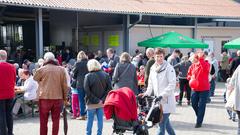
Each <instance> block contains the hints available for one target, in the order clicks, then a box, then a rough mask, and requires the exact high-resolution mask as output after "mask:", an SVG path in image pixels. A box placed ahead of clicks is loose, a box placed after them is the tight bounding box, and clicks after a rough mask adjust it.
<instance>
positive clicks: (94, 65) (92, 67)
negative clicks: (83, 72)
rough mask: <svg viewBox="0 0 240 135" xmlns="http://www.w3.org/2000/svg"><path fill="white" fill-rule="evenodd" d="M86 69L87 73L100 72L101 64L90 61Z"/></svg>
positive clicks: (93, 60)
mask: <svg viewBox="0 0 240 135" xmlns="http://www.w3.org/2000/svg"><path fill="white" fill-rule="evenodd" d="M87 68H88V71H89V72H91V71H98V70H101V64H100V63H99V62H98V61H97V60H95V59H91V60H89V61H88V63H87Z"/></svg>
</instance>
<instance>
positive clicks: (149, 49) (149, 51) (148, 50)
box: [146, 48, 154, 54]
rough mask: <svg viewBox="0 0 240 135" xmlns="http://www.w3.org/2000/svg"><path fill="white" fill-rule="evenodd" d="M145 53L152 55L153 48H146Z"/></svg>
mask: <svg viewBox="0 0 240 135" xmlns="http://www.w3.org/2000/svg"><path fill="white" fill-rule="evenodd" d="M146 53H151V54H153V53H154V49H153V48H148V49H147V50H146Z"/></svg>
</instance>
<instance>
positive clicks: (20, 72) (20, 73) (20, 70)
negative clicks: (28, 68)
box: [18, 68, 24, 77]
mask: <svg viewBox="0 0 240 135" xmlns="http://www.w3.org/2000/svg"><path fill="white" fill-rule="evenodd" d="M23 72H24V69H22V68H19V69H18V76H19V77H21V76H22V75H23Z"/></svg>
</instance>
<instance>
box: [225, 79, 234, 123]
mask: <svg viewBox="0 0 240 135" xmlns="http://www.w3.org/2000/svg"><path fill="white" fill-rule="evenodd" d="M230 80H231V78H228V79H227V80H226V84H225V87H226V91H225V93H224V95H225V100H226V101H227V104H231V103H230V102H232V101H230V100H232V99H231V98H232V96H233V95H232V94H233V93H232V92H231V90H229V89H228V86H229V82H230ZM226 106H229V105H226ZM226 108H227V112H228V115H229V119H230V120H232V121H234V122H235V121H236V112H234V111H233V110H232V109H233V107H226Z"/></svg>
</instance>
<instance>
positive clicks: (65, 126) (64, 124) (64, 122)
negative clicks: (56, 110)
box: [63, 105, 68, 135]
mask: <svg viewBox="0 0 240 135" xmlns="http://www.w3.org/2000/svg"><path fill="white" fill-rule="evenodd" d="M63 130H64V135H67V131H68V122H67V110H66V106H65V105H64V106H63Z"/></svg>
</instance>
